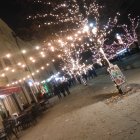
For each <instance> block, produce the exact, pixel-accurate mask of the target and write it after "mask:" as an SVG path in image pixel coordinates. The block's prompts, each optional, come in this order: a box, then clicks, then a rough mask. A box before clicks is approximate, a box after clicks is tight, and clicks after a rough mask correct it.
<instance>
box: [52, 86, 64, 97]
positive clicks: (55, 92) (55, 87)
mask: <svg viewBox="0 0 140 140" xmlns="http://www.w3.org/2000/svg"><path fill="white" fill-rule="evenodd" d="M53 93H54V95H57V96H58V98H59V99H61V98H62V96H61V94H60V91H59V88H58V87H57V86H56V85H53Z"/></svg>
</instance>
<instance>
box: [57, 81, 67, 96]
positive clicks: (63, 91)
mask: <svg viewBox="0 0 140 140" xmlns="http://www.w3.org/2000/svg"><path fill="white" fill-rule="evenodd" d="M58 88H59V91H60V92H61V93H62V94H63V95H64V97H65V96H66V94H65V89H64V86H63V83H59V85H58Z"/></svg>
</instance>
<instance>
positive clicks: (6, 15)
mask: <svg viewBox="0 0 140 140" xmlns="http://www.w3.org/2000/svg"><path fill="white" fill-rule="evenodd" d="M29 1H31V0H0V17H1V18H2V19H3V20H4V21H5V22H6V23H7V24H8V25H9V26H10V27H11V28H12V29H13V30H14V31H16V30H17V29H18V28H21V27H24V26H25V23H24V21H25V20H26V19H24V18H25V17H24V15H28V12H29V14H30V11H28V9H27V8H26V6H25V5H26V4H27V2H29ZM104 1H106V0H104ZM110 1H113V2H114V4H115V1H114V0H110ZM124 1H125V2H124V4H123V5H122V6H121V10H122V11H123V16H122V19H125V17H126V15H127V14H128V13H132V15H134V16H138V15H140V0H124ZM128 1H131V4H130V3H129V2H128ZM126 7H128V8H127V10H123V9H125V8H126ZM33 8H34V7H33Z"/></svg>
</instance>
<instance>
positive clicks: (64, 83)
mask: <svg viewBox="0 0 140 140" xmlns="http://www.w3.org/2000/svg"><path fill="white" fill-rule="evenodd" d="M62 84H63V88H64V90H65V91H66V92H67V94H70V91H69V85H68V82H67V81H64V82H63V83H62Z"/></svg>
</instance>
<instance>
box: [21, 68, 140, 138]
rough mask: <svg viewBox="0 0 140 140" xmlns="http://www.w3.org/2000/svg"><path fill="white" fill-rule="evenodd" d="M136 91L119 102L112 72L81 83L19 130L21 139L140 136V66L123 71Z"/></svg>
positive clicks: (55, 100)
mask: <svg viewBox="0 0 140 140" xmlns="http://www.w3.org/2000/svg"><path fill="white" fill-rule="evenodd" d="M124 74H125V75H126V77H127V81H128V83H129V84H131V85H132V86H135V87H136V88H135V91H133V94H130V95H129V96H124V97H123V98H121V99H120V100H119V101H117V102H111V103H109V104H108V103H106V101H107V100H109V99H110V98H112V96H117V93H116V89H115V87H114V85H113V83H112V82H111V80H110V78H109V75H100V76H98V77H97V78H94V79H93V80H91V81H89V82H88V86H83V85H78V86H76V87H74V88H73V89H72V90H71V95H69V96H67V97H66V98H63V99H62V100H58V99H57V98H55V99H54V100H53V103H52V104H53V107H51V108H50V109H49V110H48V111H46V112H45V113H44V114H43V115H42V117H41V118H40V119H39V120H38V123H37V124H36V125H35V126H33V127H31V128H29V129H27V130H25V131H23V132H22V133H20V140H140V134H139V132H140V109H139V108H140V90H139V87H140V86H139V85H140V69H134V70H129V71H124Z"/></svg>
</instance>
